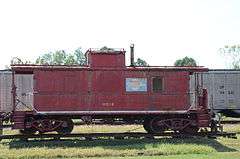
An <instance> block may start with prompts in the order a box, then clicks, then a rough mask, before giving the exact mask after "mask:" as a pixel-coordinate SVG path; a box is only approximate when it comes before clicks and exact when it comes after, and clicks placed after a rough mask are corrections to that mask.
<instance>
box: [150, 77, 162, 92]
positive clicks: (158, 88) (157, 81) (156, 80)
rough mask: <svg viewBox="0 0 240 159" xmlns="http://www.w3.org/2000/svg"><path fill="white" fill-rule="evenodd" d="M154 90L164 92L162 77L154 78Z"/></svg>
mask: <svg viewBox="0 0 240 159" xmlns="http://www.w3.org/2000/svg"><path fill="white" fill-rule="evenodd" d="M152 90H153V92H161V91H162V90H163V79H162V78H161V77H153V78H152Z"/></svg>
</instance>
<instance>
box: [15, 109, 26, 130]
mask: <svg viewBox="0 0 240 159" xmlns="http://www.w3.org/2000/svg"><path fill="white" fill-rule="evenodd" d="M25 116H26V112H24V111H15V112H14V113H13V118H12V119H13V120H12V121H13V123H14V124H13V127H12V128H13V129H23V128H24V120H25Z"/></svg>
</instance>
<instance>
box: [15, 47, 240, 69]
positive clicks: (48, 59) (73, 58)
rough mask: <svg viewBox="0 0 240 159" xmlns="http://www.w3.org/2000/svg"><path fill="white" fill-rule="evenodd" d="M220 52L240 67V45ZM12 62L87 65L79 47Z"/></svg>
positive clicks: (182, 62) (187, 60)
mask: <svg viewBox="0 0 240 159" xmlns="http://www.w3.org/2000/svg"><path fill="white" fill-rule="evenodd" d="M100 50H102V51H113V50H114V49H112V48H108V47H107V46H104V47H102V48H100ZM219 52H220V54H222V55H224V57H226V59H227V63H228V64H229V67H230V68H233V69H240V45H226V46H224V47H223V48H220V49H219ZM11 64H39V65H86V64H87V59H86V57H85V55H84V53H83V51H82V48H81V47H79V48H77V49H76V50H74V51H73V52H70V53H69V52H66V51H64V50H57V51H55V52H49V53H45V54H43V55H41V56H39V57H38V58H37V59H36V61H35V62H31V61H27V60H22V59H20V58H18V57H15V58H13V59H12V60H11ZM134 65H135V66H149V64H148V63H147V62H146V61H145V60H144V59H142V58H137V60H136V61H135V63H134ZM174 66H197V62H196V60H195V59H193V58H191V57H188V56H186V57H183V58H181V59H177V60H176V61H175V62H174Z"/></svg>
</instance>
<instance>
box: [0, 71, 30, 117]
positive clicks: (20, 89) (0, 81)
mask: <svg viewBox="0 0 240 159" xmlns="http://www.w3.org/2000/svg"><path fill="white" fill-rule="evenodd" d="M15 84H16V87H17V90H16V93H17V107H16V110H29V109H30V110H31V109H32V105H33V75H24V74H20V75H15ZM11 91H12V72H11V71H7V70H2V71H0V112H11V111H12V110H13V105H12V94H11Z"/></svg>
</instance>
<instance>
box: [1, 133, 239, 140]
mask: <svg viewBox="0 0 240 159" xmlns="http://www.w3.org/2000/svg"><path fill="white" fill-rule="evenodd" d="M103 137H104V138H115V139H126V138H149V139H154V138H156V137H179V138H188V137H209V138H217V137H227V138H237V136H236V133H229V132H218V133H211V132H199V133H197V134H180V133H173V132H167V133H159V134H149V133H142V132H138V133H133V132H125V133H73V134H66V135H60V134H34V135H22V134H16V135H0V140H2V139H23V140H28V139H58V140H59V139H61V138H84V139H99V138H103Z"/></svg>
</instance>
